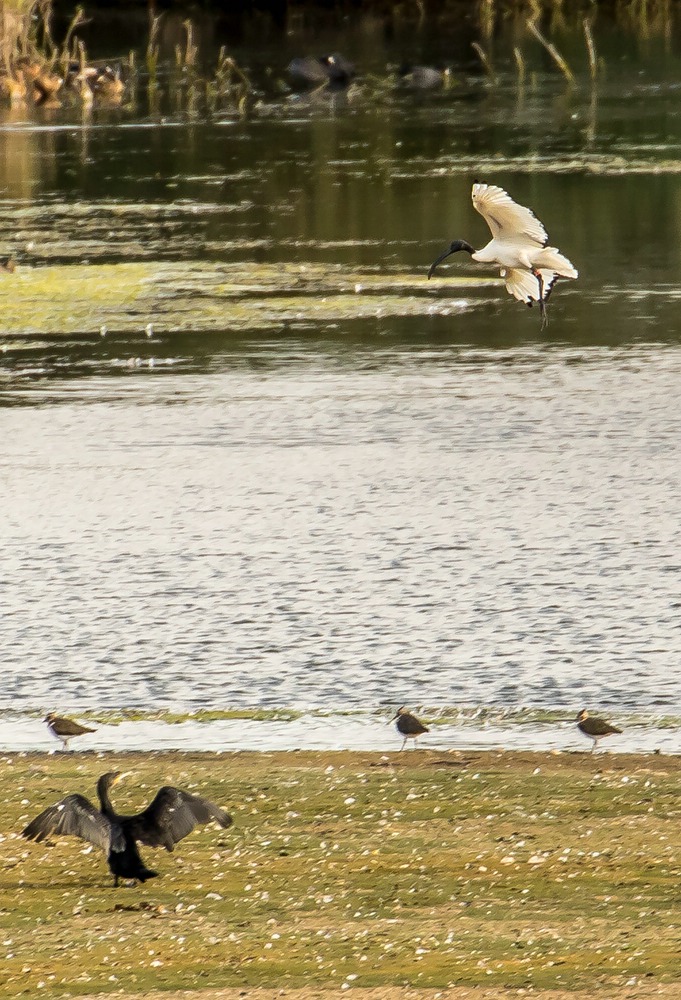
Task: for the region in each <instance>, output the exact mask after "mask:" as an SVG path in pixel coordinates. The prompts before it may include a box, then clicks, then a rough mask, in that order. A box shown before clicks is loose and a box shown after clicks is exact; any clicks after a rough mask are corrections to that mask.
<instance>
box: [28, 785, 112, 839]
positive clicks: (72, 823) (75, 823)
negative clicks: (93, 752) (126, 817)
mask: <svg viewBox="0 0 681 1000" xmlns="http://www.w3.org/2000/svg"><path fill="white" fill-rule="evenodd" d="M50 834H56V835H57V836H66V837H80V839H81V840H87V841H88V842H89V843H90V844H94V845H95V847H101V848H102V850H103V851H109V850H110V849H111V848H113V849H114V850H120V849H121V848H120V846H119V845H118V839H119V838H120V836H121V834H120V830H118V829H116V831H115V832H114V827H113V826H112V824H111V822H110V821H109V820H108V819H107V818H106V816H104V815H102V813H101V812H100V811H99V809H97V808H96V806H93V804H92V803H91V802H90V800H89V799H86V798H85V796H84V795H67V796H66V798H65V799H62V800H61V802H55V804H54V805H53V806H49V807H48V808H47V809H45V810H43V812H41V813H40V815H39V816H36V818H35V819H34V820H31V822H30V823H29V824H28V826H27V827H26V829H25V830H23V832H22V837H26V839H27V840H35V841H37V842H38V843H40V842H41V841H43V840H46V839H47V837H49V836H50ZM112 836H113V840H114V841H115V843H114V844H112Z"/></svg>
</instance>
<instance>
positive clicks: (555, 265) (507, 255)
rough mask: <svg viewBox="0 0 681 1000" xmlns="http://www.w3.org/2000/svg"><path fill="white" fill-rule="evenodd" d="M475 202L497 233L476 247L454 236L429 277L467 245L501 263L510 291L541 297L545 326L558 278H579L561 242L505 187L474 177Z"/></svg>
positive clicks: (478, 256)
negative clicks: (556, 242) (476, 180)
mask: <svg viewBox="0 0 681 1000" xmlns="http://www.w3.org/2000/svg"><path fill="white" fill-rule="evenodd" d="M473 208H474V209H475V210H476V211H477V212H479V213H480V215H481V216H482V217H483V219H484V220H485V222H486V223H487V225H488V226H489V228H490V229H491V231H492V239H491V240H490V242H489V243H488V244H487V246H484V247H483V248H482V250H475V249H474V248H473V247H472V246H471V245H470V243H467V242H466V241H465V240H454V242H453V243H451V244H450V245H449V247H448V248H447V249H446V250H445V251H444V252H443V253H441V254H440V256H439V257H438V258H437V260H435V261H434V262H433V263H432V264H431V265H430V270H429V271H428V277H429V278H430V277H432V274H433V271H434V270H435V268H436V267H437V265H438V264H439V263H440V262H441V261H443V260H444V259H445V258H446V257H449V255H450V254H453V253H456V252H457V251H458V250H465V251H466V252H467V253H469V254H470V255H471V257H472V258H473V260H475V261H478V262H479V263H480V264H498V265H499V267H500V268H501V277H502V278H503V279H504V280H505V282H506V290H507V291H508V292H510V294H511V295H513V296H514V297H515V298H516V299H518V300H519V301H520V302H524V303H525V304H526V305H528V306H531V305H532V303H533V302H538V303H539V312H540V313H541V320H542V329H543V328H544V326H545V324H546V322H547V319H546V302H547V300H548V297H549V295H550V294H551V289H552V288H553V286H554V284H555V281H556V279H557V278H576V277H577V276H578V272H577V269H576V268H575V267H573V266H572V264H571V263H570V261H569V260H568V259H567V257H564V256H563V254H562V253H561V252H560V251H559V250H558V249H556V247H550V246H549V245H548V244H549V237H548V233H547V232H546V230H545V229H544V227H543V225H542V224H541V222H540V221H539V219H537V218H536V217H535V215H534V213H533V212H532V211H531V210H530V209H529V208H525V207H524V206H523V205H517V204H516V202H514V201H513V199H512V198H511V197H510V195H508V194H507V193H506V192H505V191H504V190H503V188H500V187H495V186H494V185H492V184H478V183H475V184H474V185H473Z"/></svg>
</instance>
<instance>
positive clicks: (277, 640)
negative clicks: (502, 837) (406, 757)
mask: <svg viewBox="0 0 681 1000" xmlns="http://www.w3.org/2000/svg"><path fill="white" fill-rule="evenodd" d="M308 41H309V40H308V39H306V38H303V39H298V40H297V39H296V38H295V35H294V36H293V37H292V38H291V37H289V38H287V40H286V46H287V47H288V48H289V49H290V52H289V51H282V53H281V56H280V58H281V65H285V63H286V61H287V58H289V57H290V55H292V54H294V52H295V45H296V42H298V43H299V44H301V45H302V44H306V43H308ZM619 41H621V40H619ZM345 42H346V45H345V46H344V49H345V51H347V52H348V54H349V55H350V56H352V57H353V58H355V59H357V60H358V62H359V61H360V60H359V58H358V57H359V56H361V55H362V53H363V52H364V53H368V51H369V50H371V53H372V56H371V58H370V57H369V56H368V55H367V56H366V59H367V62H368V63H370V65H368V70H367V72H368V71H371V72H372V73H373V74H375V73H376V72H377V71H378V69H379V68H380V67H382V71H383V75H384V76H385V74H386V72H387V71H386V69H385V67H386V65H387V64H388V63H389V62H390V61H391V57H395V58H394V61H399V59H401V58H404V55H403V48H402V50H401V51H400V52H397V53H395V52H394V51H392V50H389V49H386V48H385V47H380V46H378V47H377V46H369V45H368V43H366V42H363V43H362V45H360V44H359V43H358V41H357V38H356V36H354V35H352V34H350V35H349V36H348V38H347V39H345ZM502 42H503V39H502V40H501V41H498V42H497V46H498V47H500V50H501V52H502V55H503V51H504V50H503V45H502ZM605 42H606V43H607V44H608V45H609V46H610V48H608V49H607V52H608V54H609V58H610V60H611V61H610V63H609V72H608V75H607V77H606V79H605V80H604V81H602V82H601V84H600V85H599V87H598V89H597V90H595V91H592V90H591V89H590V87H589V86H588V85H587V77H586V76H583V77H582V80H581V85H580V86H578V87H576V88H575V89H574V90H572V91H566V89H565V87H564V85H563V83H562V81H561V79H560V78H559V77H557V76H556V75H555V73H553V72H552V71H551V70H550V68H549V67H547V66H545V65H544V66H542V65H541V60H539V61H538V66H537V67H536V72H535V73H534V74H533V75H531V76H530V77H529V78H528V80H527V82H526V84H525V86H524V87H523V88H518V86H517V85H516V82H515V79H514V77H513V76H512V74H511V72H510V70H509V71H508V72H507V73H506V75H505V77H503V79H502V83H501V85H500V86H499V87H496V88H495V87H491V86H490V85H489V84H488V82H487V81H486V80H485V79H484V78H482V77H480V76H479V75H478V74H477V72H476V71H475V68H474V67H471V65H469V64H468V63H466V64H465V65H464V64H462V65H461V66H459V67H458V69H457V74H456V82H455V85H454V86H453V87H452V88H451V89H449V90H446V91H442V92H438V93H434V94H414V93H411V92H409V91H404V90H400V89H395V88H394V86H392V85H390V86H388V85H384V84H383V83H382V84H381V86H380V87H378V86H377V85H376V84H375V83H372V84H370V83H368V82H367V81H366V80H365V81H364V82H361V83H360V85H359V87H358V88H357V89H356V91H354V92H352V93H351V94H350V95H343V94H336V95H328V94H318V95H313V96H310V95H302V96H300V95H294V94H282V95H279V94H278V92H277V89H276V87H275V85H274V83H273V82H272V78H271V76H267V74H266V73H265V71H264V69H263V66H262V65H261V63H262V61H263V59H264V56H263V53H262V52H261V51H255V50H253V51H250V53H249V52H248V51H244V52H243V54H241V53H240V57H241V58H242V60H243V61H244V62H245V63H248V61H249V56H250V62H251V64H252V66H253V72H254V75H255V76H256V77H257V79H258V81H259V82H260V89H259V94H260V97H259V103H258V104H257V105H256V107H255V108H254V110H253V112H252V113H251V115H250V116H249V117H247V118H245V119H244V118H241V117H240V116H239V115H238V114H236V113H234V111H233V110H232V109H230V108H228V107H222V108H217V109H214V110H212V111H211V110H210V109H209V108H207V107H206V106H205V102H203V103H202V102H201V101H199V102H198V106H197V107H196V108H195V109H192V108H189V107H187V105H186V102H185V103H184V104H182V106H181V107H177V106H175V107H174V106H173V101H172V99H171V98H170V97H168V96H167V95H162V96H161V98H160V101H161V106H160V107H159V109H158V110H155V109H154V108H151V109H150V107H149V101H148V99H147V96H146V92H145V91H144V88H143V87H140V90H139V92H138V93H137V96H136V100H135V101H132V102H131V103H130V104H128V105H125V106H123V107H121V108H115V109H97V108H95V109H94V110H93V112H92V114H91V115H86V116H83V113H82V112H81V110H80V109H79V108H78V107H75V106H73V105H68V104H65V105H64V106H62V107H61V108H57V109H54V110H50V111H47V110H30V111H27V110H26V109H20V108H19V109H17V108H13V109H9V108H7V109H5V110H4V112H3V113H2V115H0V142H2V145H3V158H2V162H0V186H1V187H2V201H0V250H1V251H2V252H4V253H7V252H12V253H13V254H14V255H15V257H16V259H17V261H18V264H19V269H18V271H17V272H16V274H15V275H14V276H9V275H4V274H3V275H0V295H2V298H3V313H2V314H0V335H1V336H2V338H3V341H4V344H3V346H2V352H3V353H2V355H0V407H1V408H0V421H1V424H0V426H1V427H2V439H3V447H2V451H1V453H0V461H1V462H2V471H1V474H0V507H1V509H2V511H3V519H2V528H0V531H1V533H2V552H3V560H2V581H1V583H0V605H1V607H2V615H1V616H0V644H1V647H0V648H1V649H2V662H3V685H2V689H1V691H0V708H1V709H3V710H4V711H5V712H10V713H13V715H12V718H14V717H15V714H16V713H18V715H19V717H20V718H27V719H28V718H30V717H31V716H33V715H35V714H37V713H39V712H41V711H43V710H45V709H48V708H55V707H56V708H58V709H59V710H62V711H72V712H85V711H92V712H95V713H96V712H97V711H98V710H99V711H102V710H104V709H120V708H126V707H132V706H142V707H145V708H147V709H149V710H152V711H156V710H162V709H170V708H172V709H176V710H181V711H185V710H186V711H193V710H197V709H200V708H205V707H211V706H214V707H218V708H229V707H244V706H263V707H279V706H291V707H299V708H303V709H320V708H323V709H325V710H329V711H331V712H333V711H334V710H336V709H350V710H361V711H362V712H366V713H368V718H369V719H371V713H378V712H380V711H384V712H385V713H386V714H387V713H388V711H389V707H392V706H396V705H400V704H403V703H407V704H410V705H428V706H452V705H454V706H456V705H467V706H494V707H498V708H501V709H505V710H507V711H509V712H512V711H513V710H514V709H516V708H520V707H524V706H530V707H535V708H539V709H546V710H547V711H555V712H558V713H560V712H563V711H566V712H567V714H568V716H569V715H571V714H574V713H575V712H576V710H577V709H579V708H581V707H582V706H583V705H588V706H589V707H591V708H594V709H600V710H603V711H605V712H608V713H610V714H611V715H613V714H614V715H618V716H619V717H620V718H626V717H627V715H629V716H632V715H635V714H636V715H638V716H639V717H642V718H644V719H649V720H650V722H651V724H652V722H653V721H654V720H655V719H656V718H659V717H661V716H677V715H679V710H678V705H679V702H680V699H681V674H680V673H679V670H678V668H677V665H678V662H679V657H680V654H681V616H680V610H681V597H680V596H679V595H680V594H681V586H680V577H681V573H680V569H681V562H680V560H681V557H680V555H679V553H680V552H681V518H680V517H679V510H680V507H681V478H680V475H679V468H680V465H679V445H678V442H679V433H680V431H681V416H680V415H679V406H678V399H679V397H680V396H681V340H680V336H679V332H680V323H679V294H680V293H679V276H680V275H681V118H680V117H679V113H678V99H679V91H678V85H677V83H676V82H675V81H676V79H678V77H679V73H678V71H681V56H680V55H679V53H678V52H675V51H674V50H673V48H671V49H670V47H669V46H665V45H664V44H663V42H662V41H659V40H658V41H656V40H655V39H653V41H652V42H651V43H650V45H649V48H648V50H647V51H644V52H640V51H631V46H630V47H629V48H628V47H627V46H622V47H621V48H618V47H617V45H618V39H617V37H616V36H614V38H611V37H609V36H608V38H606V39H605ZM353 45H355V47H356V48H355V51H353V48H352V46H353ZM565 45H566V46H567V48H566V51H569V52H574V53H575V55H574V59H575V60H576V59H577V58H579V59H580V60H582V63H583V61H584V56H583V54H582V53H581V52H580V53H579V55H577V53H578V38H577V37H576V36H574V37H573V36H572V35H568V36H567V38H566V40H565ZM333 47H334V48H337V47H338V45H336V46H333ZM322 50H323V49H322ZM273 51H275V50H274V46H273V47H272V50H271V51H269V52H268V53H267V54H268V55H270V56H272V52H273ZM304 51H305V50H303V52H304ZM314 51H318V49H314ZM614 52H617V53H619V55H618V56H617V57H615V56H614V55H613V53H614ZM273 58H274V57H273V56H272V59H273ZM272 59H270V62H271V61H272ZM469 62H470V60H469ZM503 65H504V64H503V59H502V69H503ZM258 72H260V73H261V75H259V76H258V75H257V74H258ZM180 103H182V102H180ZM473 177H476V178H479V179H483V180H487V181H489V182H492V183H499V184H501V185H502V186H504V187H506V188H507V189H508V190H509V191H510V192H511V193H512V194H513V196H514V197H515V198H516V199H517V200H519V201H520V202H523V203H526V204H530V205H532V206H533V208H534V209H535V211H536V212H537V214H538V215H539V217H540V218H541V219H542V220H543V221H544V222H545V224H546V226H547V228H548V230H549V232H550V234H551V237H552V241H553V242H555V243H556V244H557V245H558V246H559V247H560V248H561V249H562V250H563V251H564V252H565V253H566V254H567V255H568V256H569V257H570V258H571V259H572V260H573V261H574V263H575V264H576V266H577V267H578V268H579V269H580V279H579V281H578V282H575V283H569V284H568V283H567V282H566V283H563V284H562V285H559V286H558V287H557V290H556V292H555V294H554V296H553V298H552V301H551V307H550V320H551V322H550V325H549V326H548V328H547V329H546V330H545V331H543V332H542V331H541V330H540V327H539V318H538V316H537V315H536V313H535V311H529V310H526V309H523V308H522V307H521V306H520V305H518V304H517V303H515V302H513V301H512V300H511V299H510V298H509V297H508V296H507V295H506V293H505V291H504V290H503V287H501V286H500V283H499V282H498V280H496V279H495V278H494V272H493V271H492V270H487V269H485V268H483V267H481V266H476V265H473V264H472V263H471V262H469V261H468V258H466V259H465V260H464V259H462V256H463V255H462V256H461V257H459V258H458V259H457V258H453V259H452V260H453V261H454V263H452V266H451V267H450V268H449V269H443V272H442V279H441V280H439V281H437V282H431V283H427V282H426V280H425V273H426V272H427V268H428V265H429V264H430V262H431V261H432V260H433V259H434V257H435V256H436V255H437V254H438V252H439V251H440V249H442V247H443V246H445V245H446V243H447V242H448V241H449V240H450V239H451V238H453V237H455V236H456V237H462V238H465V239H468V240H470V241H471V242H473V243H474V244H476V245H478V246H479V245H482V243H484V242H486V241H487V239H488V234H487V230H486V227H485V223H484V221H483V220H482V219H481V218H480V217H479V216H477V215H476V213H475V212H474V211H473V210H472V207H471V205H470V185H471V180H472V178H473ZM457 279H465V280H464V281H461V280H457ZM140 290H141V291H140ZM149 324H151V326H150V325H149ZM561 717H564V716H561ZM363 718H364V716H363ZM12 724H13V725H14V723H12ZM26 725H27V726H33V727H34V728H35V721H34V722H32V723H29V722H27V723H26ZM334 725H336V724H335V723H334ZM367 726H368V727H369V728H368V729H367V730H363V735H362V736H361V738H360V737H359V736H357V740H356V741H358V742H360V743H363V744H364V745H368V746H374V745H375V740H377V741H378V745H382V742H381V741H383V740H384V739H385V737H384V736H382V735H381V736H377V735H376V734H374V735H373V736H369V735H367V733H368V732H369V730H371V731H372V732H373V730H372V729H371V725H370V723H367ZM318 729H319V727H318V726H317V727H314V726H313V727H312V730H310V731H311V732H313V733H314V734H315V735H314V736H313V737H310V738H311V741H312V744H313V745H317V744H316V743H315V740H316V739H318ZM360 729H361V726H360ZM19 730H20V731H21V732H23V734H24V735H23V736H21V737H20V736H19V735H17V741H18V742H17V744H16V745H17V746H19V745H21V746H24V745H27V746H30V745H38V743H37V742H35V741H34V740H33V737H32V736H31V737H27V736H26V733H27V732H28V730H27V729H25V728H24V729H21V725H20V727H19ZM30 731H31V732H33V729H31V730H30ZM503 731H504V730H503V726H501V727H500V732H502V735H499V736H498V739H497V732H496V729H495V730H494V740H495V742H503V741H504V739H507V740H509V741H510V742H513V741H514V740H515V741H516V742H520V743H522V742H523V738H522V737H517V736H510V737H509V736H508V734H507V735H506V736H504V735H503ZM18 732H19V731H18ZM263 732H265V731H264V730H261V733H263ZM277 732H278V731H277ZM277 732H275V731H274V730H268V731H267V732H266V733H265V735H264V736H263V737H262V740H261V743H262V745H272V746H275V745H276V746H278V745H280V743H279V742H278V741H279V739H280V737H279V736H278V735H277ZM357 732H359V729H358V730H357ZM533 738H534V737H533ZM537 738H538V739H540V742H544V741H545V740H546V739H552V738H553V737H547V736H546V734H544V735H541V734H540V737H537ZM638 738H639V737H636V739H638ZM40 739H42V740H43V741H44V733H42V732H41V734H40ZM192 739H194V736H192ZM211 739H213V738H211ZM442 739H444V743H443V745H445V746H446V745H452V744H451V741H450V742H449V743H448V740H447V738H446V737H444V738H441V740H440V741H441V742H442ZM564 739H565V736H564V735H560V736H559V737H558V745H562V741H563V740H564ZM301 740H302V742H301ZM335 740H336V737H335V736H334V737H333V738H331V743H332V744H333V743H334V741H335ZM353 740H355V737H354V736H350V737H348V735H347V732H346V733H345V734H344V735H343V736H342V737H340V736H339V737H338V741H340V742H341V743H342V742H343V741H345V742H346V743H347V742H350V743H352V742H353ZM476 740H477V742H478V743H480V742H481V741H482V743H483V744H484V742H485V740H484V738H482V737H481V736H480V734H478V735H477V736H474V737H471V741H472V742H473V743H475V742H476ZM570 740H572V742H573V743H574V740H573V737H572V731H570V737H569V740H568V742H569V741H570ZM392 741H393V737H392V736H390V737H389V739H388V743H390V742H392ZM151 742H153V740H151ZM208 742H209V743H210V745H213V744H212V742H211V740H209V741H208ZM308 742H309V740H308ZM322 742H323V741H322ZM526 742H527V741H526ZM677 742H678V741H677ZM190 743H191V740H190ZM530 743H532V740H531V739H530ZM639 743H640V739H639ZM303 744H304V739H303V738H302V737H301V736H300V735H299V734H298V732H297V731H296V732H295V734H294V735H291V736H290V738H289V743H288V744H287V745H303ZM643 744H645V738H644V739H643ZM157 745H158V744H157ZM191 745H193V743H192V744H191ZM636 745H637V746H638V745H639V744H638V743H637V744H636ZM646 745H647V744H646ZM656 745H660V741H659V740H658V741H657V744H656ZM665 746H668V747H669V748H671V749H675V748H676V749H678V746H676V745H675V744H674V739H673V738H672V740H671V744H670V743H669V738H667V742H666V743H665Z"/></svg>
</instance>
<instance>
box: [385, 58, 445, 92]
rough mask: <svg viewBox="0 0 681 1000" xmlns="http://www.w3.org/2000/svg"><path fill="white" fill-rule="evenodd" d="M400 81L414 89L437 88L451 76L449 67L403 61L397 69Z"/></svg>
mask: <svg viewBox="0 0 681 1000" xmlns="http://www.w3.org/2000/svg"><path fill="white" fill-rule="evenodd" d="M397 75H398V77H399V79H400V82H401V83H403V84H404V86H406V87H413V88H414V89H415V90H437V89H438V87H443V86H444V85H445V83H447V82H448V81H449V79H450V77H451V71H450V70H449V69H436V68H435V67H434V66H412V65H410V64H409V63H404V64H403V65H402V66H400V68H399V69H398V70H397Z"/></svg>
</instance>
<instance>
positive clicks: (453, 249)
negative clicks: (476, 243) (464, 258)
mask: <svg viewBox="0 0 681 1000" xmlns="http://www.w3.org/2000/svg"><path fill="white" fill-rule="evenodd" d="M459 250H465V251H466V253H475V249H474V247H472V246H471V245H470V243H466V241H465V240H454V242H453V243H450V244H449V246H448V247H447V249H446V250H445V251H443V253H441V254H440V256H439V257H438V258H437V260H434V261H433V263H432V264H431V265H430V269H429V271H428V277H429V278H432V276H433V271H434V270H435V268H436V267H437V265H438V264H441V263H442V261H443V260H445V259H446V258H447V257H449V256H451V254H453V253H457V252H458V251H459Z"/></svg>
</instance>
